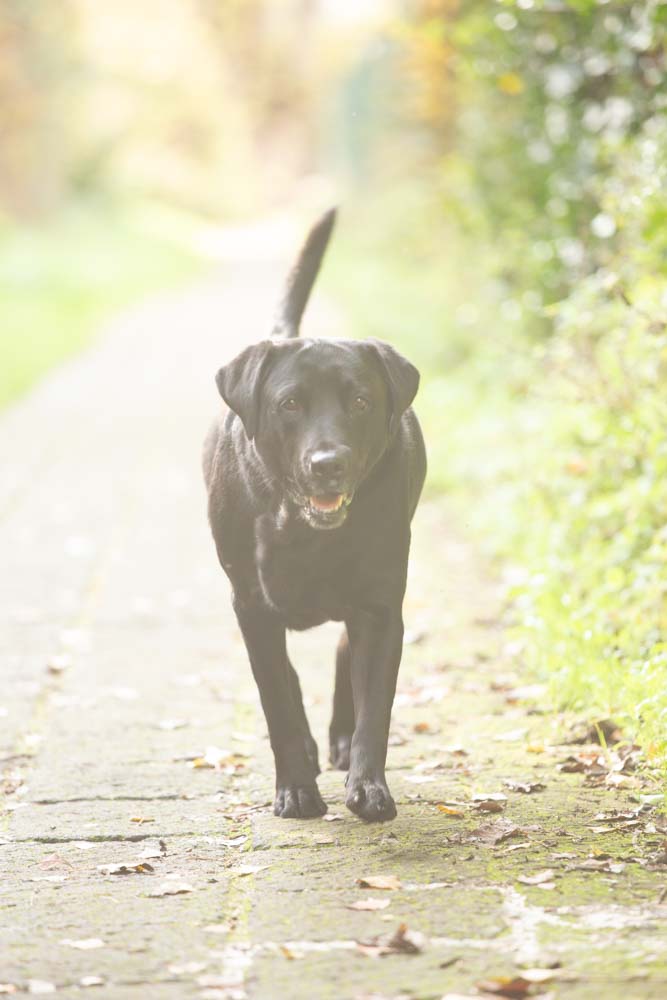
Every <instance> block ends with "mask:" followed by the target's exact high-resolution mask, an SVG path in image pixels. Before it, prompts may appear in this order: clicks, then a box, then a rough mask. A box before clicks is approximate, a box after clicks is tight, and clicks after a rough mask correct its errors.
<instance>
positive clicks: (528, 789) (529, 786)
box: [503, 781, 546, 795]
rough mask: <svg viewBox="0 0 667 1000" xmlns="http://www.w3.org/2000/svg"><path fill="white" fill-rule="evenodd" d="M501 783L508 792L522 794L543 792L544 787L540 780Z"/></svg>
mask: <svg viewBox="0 0 667 1000" xmlns="http://www.w3.org/2000/svg"><path fill="white" fill-rule="evenodd" d="M503 785H504V786H505V788H509V790H510V792H522V793H523V794H524V795H532V794H533V792H543V791H544V789H545V788H546V785H543V784H542V782H541V781H503Z"/></svg>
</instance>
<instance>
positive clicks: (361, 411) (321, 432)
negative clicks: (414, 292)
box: [216, 339, 419, 528]
mask: <svg viewBox="0 0 667 1000" xmlns="http://www.w3.org/2000/svg"><path fill="white" fill-rule="evenodd" d="M216 382H217V385H218V389H219V391H220V394H221V396H222V398H223V399H224V400H225V402H226V403H227V405H228V406H229V407H230V409H231V410H233V411H234V412H235V413H236V414H238V416H239V417H240V419H241V421H242V423H243V427H244V428H245V433H246V435H247V436H248V438H249V439H251V440H252V441H254V444H255V448H256V450H257V452H258V454H259V456H260V457H261V459H262V461H263V462H264V464H265V466H266V467H267V469H268V471H269V472H270V474H271V476H272V478H273V480H274V481H275V482H276V483H277V484H278V485H279V488H280V489H281V490H282V493H283V499H284V500H286V501H288V502H291V504H293V505H295V506H296V507H297V508H298V510H299V512H300V514H301V516H302V517H303V518H304V520H305V521H307V522H308V524H310V525H311V526H312V527H314V528H337V527H339V526H340V525H341V524H342V523H343V521H344V520H345V518H346V516H347V512H348V508H349V506H350V504H351V503H352V501H353V498H354V494H355V491H356V489H357V488H358V486H359V484H360V483H361V482H362V481H363V480H364V478H365V477H366V476H367V475H368V473H369V472H370V470H371V469H372V468H373V466H374V465H375V464H376V462H377V461H378V459H379V458H380V457H381V456H382V454H383V453H384V451H385V450H386V448H387V447H388V445H389V443H390V442H391V440H392V438H393V436H394V434H395V433H396V430H397V428H398V425H399V422H400V419H401V416H402V414H403V413H404V412H405V410H406V409H407V408H408V407H409V406H410V404H411V402H412V400H413V399H414V396H415V393H416V392H417V388H418V385H419V373H418V371H417V369H416V368H415V367H414V365H412V364H410V362H409V361H407V360H406V359H405V358H404V357H403V356H402V355H401V354H399V353H398V351H396V350H394V348H393V347H390V346H389V345H388V344H384V343H382V342H381V341H377V340H361V341H355V340H332V341H327V340H296V339H294V340H285V341H271V340H265V341H262V342H261V343H259V344H254V345H252V346H251V347H247V348H246V349H245V350H244V351H242V353H241V354H239V355H238V357H236V358H235V359H234V360H233V361H231V362H230V363H229V364H227V365H225V366H224V367H223V368H221V369H220V371H219V372H218V374H217V376H216Z"/></svg>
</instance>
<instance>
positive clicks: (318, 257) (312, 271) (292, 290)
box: [272, 208, 336, 337]
mask: <svg viewBox="0 0 667 1000" xmlns="http://www.w3.org/2000/svg"><path fill="white" fill-rule="evenodd" d="M335 221H336V209H335V208H330V209H329V211H328V212H325V213H324V215H323V216H322V218H321V219H319V220H318V221H317V222H316V223H315V225H314V226H313V228H312V229H311V230H310V232H309V233H308V236H307V237H306V242H305V243H304V244H303V247H302V248H301V252H300V253H299V256H298V257H297V260H296V263H295V265H294V267H293V268H292V270H291V271H290V273H289V276H288V278H287V282H286V285H285V292H284V294H283V298H282V300H281V302H280V306H279V308H278V313H277V315H276V319H275V322H274V324H273V331H272V336H274V337H298V336H299V326H300V324H301V317H302V316H303V313H304V310H305V308H306V305H307V303H308V298H309V296H310V293H311V290H312V287H313V285H314V283H315V278H316V277H317V274H318V272H319V270H320V264H321V263H322V258H323V257H324V251H325V250H326V248H327V244H328V243H329V239H330V238H331V232H332V230H333V227H334V223H335Z"/></svg>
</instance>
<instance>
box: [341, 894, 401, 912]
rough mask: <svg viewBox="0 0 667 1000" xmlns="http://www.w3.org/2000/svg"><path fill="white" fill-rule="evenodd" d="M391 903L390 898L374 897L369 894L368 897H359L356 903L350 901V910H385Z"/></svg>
mask: <svg viewBox="0 0 667 1000" xmlns="http://www.w3.org/2000/svg"><path fill="white" fill-rule="evenodd" d="M390 903H391V900H390V899H374V898H373V897H372V896H369V897H368V898H367V899H357V900H356V902H354V903H348V906H347V909H348V910H385V909H386V908H387V907H388V906H389V905H390Z"/></svg>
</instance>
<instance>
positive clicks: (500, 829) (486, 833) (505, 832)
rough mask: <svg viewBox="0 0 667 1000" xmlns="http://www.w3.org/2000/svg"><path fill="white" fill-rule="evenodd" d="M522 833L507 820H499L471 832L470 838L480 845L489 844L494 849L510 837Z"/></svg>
mask: <svg viewBox="0 0 667 1000" xmlns="http://www.w3.org/2000/svg"><path fill="white" fill-rule="evenodd" d="M522 832H523V831H522V830H520V829H519V827H518V826H516V825H515V824H514V823H511V822H510V821H509V820H507V819H499V820H495V821H492V822H490V823H485V824H484V825H483V826H480V827H478V828H477V829H476V830H473V832H472V836H473V837H474V838H475V840H479V841H481V843H482V844H489V845H491V846H492V847H495V846H496V845H497V844H502V843H503V842H504V841H505V840H509V839H510V838H511V837H515V836H517V834H521V833H522Z"/></svg>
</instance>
